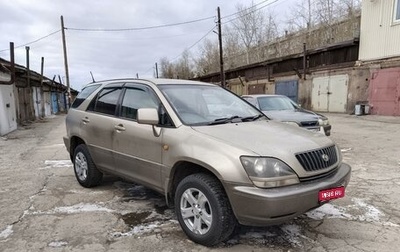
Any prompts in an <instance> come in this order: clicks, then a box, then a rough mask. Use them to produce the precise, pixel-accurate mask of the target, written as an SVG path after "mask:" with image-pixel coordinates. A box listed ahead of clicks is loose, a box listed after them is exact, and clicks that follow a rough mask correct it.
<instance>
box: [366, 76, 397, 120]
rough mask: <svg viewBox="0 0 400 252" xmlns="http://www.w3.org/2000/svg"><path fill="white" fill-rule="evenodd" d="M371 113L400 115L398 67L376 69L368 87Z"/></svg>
mask: <svg viewBox="0 0 400 252" xmlns="http://www.w3.org/2000/svg"><path fill="white" fill-rule="evenodd" d="M369 103H370V105H371V106H372V108H371V113H372V114H375V115H389V116H400V68H390V69H382V70H376V71H374V72H373V73H372V74H371V82H370V88H369Z"/></svg>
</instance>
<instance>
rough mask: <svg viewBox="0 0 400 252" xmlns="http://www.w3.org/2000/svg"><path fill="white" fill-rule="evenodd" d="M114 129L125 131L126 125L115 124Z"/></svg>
mask: <svg viewBox="0 0 400 252" xmlns="http://www.w3.org/2000/svg"><path fill="white" fill-rule="evenodd" d="M114 129H115V130H116V131H125V127H124V125H123V124H118V125H115V126H114Z"/></svg>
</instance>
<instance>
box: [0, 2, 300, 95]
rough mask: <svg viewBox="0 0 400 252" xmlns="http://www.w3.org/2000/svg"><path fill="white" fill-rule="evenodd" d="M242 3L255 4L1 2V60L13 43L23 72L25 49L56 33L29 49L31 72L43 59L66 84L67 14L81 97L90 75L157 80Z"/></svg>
mask: <svg viewBox="0 0 400 252" xmlns="http://www.w3.org/2000/svg"><path fill="white" fill-rule="evenodd" d="M293 1H296V0H267V1H265V0H254V1H253V2H254V4H258V3H261V4H263V5H264V4H266V3H268V2H274V3H273V4H271V5H270V6H268V7H266V8H265V9H267V10H268V11H272V12H274V13H275V14H276V15H278V16H281V15H285V14H286V12H285V11H287V6H288V4H289V3H290V2H293ZM238 2H240V3H242V4H244V5H249V6H250V4H251V0H242V1H239V0H147V1H145V0H113V1H111V0H109V1H105V0H84V1H83V0H68V1H67V0H40V1H31V0H0V24H1V25H0V57H1V58H3V59H6V60H9V50H8V48H9V42H14V44H15V46H16V47H18V46H21V47H19V48H16V49H15V57H16V59H15V60H16V63H17V64H20V65H23V66H26V51H25V45H26V44H27V43H29V42H33V41H35V40H38V39H41V38H43V37H45V36H47V35H49V34H51V33H53V32H55V33H54V34H53V35H50V36H48V37H46V38H43V39H41V40H39V41H37V42H34V43H32V44H29V46H30V68H31V69H32V70H34V71H36V72H38V73H40V60H41V57H44V58H45V70H44V73H45V75H46V76H47V77H48V78H52V77H53V76H54V75H60V76H61V77H64V76H65V70H64V61H63V50H62V42H61V31H60V29H61V22H60V16H61V15H63V16H64V24H65V27H66V28H67V30H66V42H67V53H68V63H69V75H70V83H71V87H72V88H75V89H77V90H80V89H81V88H82V86H83V85H84V84H86V83H88V82H91V76H90V71H91V72H92V73H93V75H94V78H95V79H96V80H103V79H109V78H121V77H136V74H138V75H139V77H140V78H149V77H153V74H154V65H155V62H157V61H159V60H160V59H161V58H162V57H167V58H168V59H169V60H171V61H172V60H175V59H178V58H179V56H180V55H181V53H182V52H183V51H184V50H185V48H189V47H191V46H193V45H194V44H195V43H196V42H197V41H199V40H200V39H201V38H203V37H204V36H205V35H206V34H208V35H207V36H206V37H207V38H209V39H216V37H217V35H216V34H215V33H213V32H210V31H211V30H212V29H213V27H215V20H216V18H215V17H216V14H217V11H216V10H217V7H218V6H219V7H220V8H221V16H222V17H224V16H228V15H230V14H232V13H235V12H236V9H235V6H236V4H237V3H238ZM263 2H265V3H263ZM260 6H261V5H260ZM203 18H209V19H206V20H203V21H199V22H195V23H190V24H185V25H178V26H168V27H163V28H157V29H145V30H125V31H112V32H111V31H105V30H106V29H111V30H113V29H125V28H143V27H150V26H159V25H166V24H174V23H181V22H187V21H192V20H198V19H203ZM227 19H228V18H227ZM227 19H225V20H227ZM223 22H224V19H223V21H222V23H223ZM68 28H69V29H68ZM72 28H76V29H99V30H103V31H81V30H74V29H72ZM57 31H58V32H57ZM199 45H201V42H200V43H198V44H196V45H194V46H193V47H192V48H191V49H190V52H191V54H192V55H194V56H195V55H196V53H197V51H198V48H199ZM63 79H65V78H63Z"/></svg>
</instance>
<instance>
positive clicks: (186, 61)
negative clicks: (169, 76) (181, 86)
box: [175, 50, 194, 79]
mask: <svg viewBox="0 0 400 252" xmlns="http://www.w3.org/2000/svg"><path fill="white" fill-rule="evenodd" d="M192 69H193V66H192V62H191V60H190V53H189V51H188V50H185V51H183V53H182V56H181V58H180V59H179V60H178V62H177V63H176V64H175V74H176V78H179V79H190V78H193V77H194V73H193V70H192Z"/></svg>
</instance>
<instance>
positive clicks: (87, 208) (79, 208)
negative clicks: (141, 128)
mask: <svg viewBox="0 0 400 252" xmlns="http://www.w3.org/2000/svg"><path fill="white" fill-rule="evenodd" d="M83 212H108V213H110V212H114V210H111V209H108V208H105V207H102V206H99V205H95V204H85V203H79V204H77V205H73V206H66V207H56V208H54V209H53V210H50V211H44V212H41V211H38V212H33V213H32V214H56V213H65V214H76V213H83Z"/></svg>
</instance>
